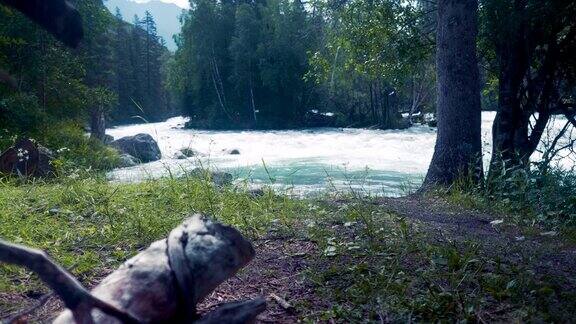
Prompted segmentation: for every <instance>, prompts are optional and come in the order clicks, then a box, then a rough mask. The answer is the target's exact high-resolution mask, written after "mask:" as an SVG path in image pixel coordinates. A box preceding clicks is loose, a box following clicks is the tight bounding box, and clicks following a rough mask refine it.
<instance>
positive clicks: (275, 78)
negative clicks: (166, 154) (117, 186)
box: [170, 0, 318, 128]
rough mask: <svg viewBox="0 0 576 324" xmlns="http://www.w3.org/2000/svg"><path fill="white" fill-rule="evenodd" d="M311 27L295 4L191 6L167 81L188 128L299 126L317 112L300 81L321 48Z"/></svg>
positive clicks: (277, 0)
mask: <svg viewBox="0 0 576 324" xmlns="http://www.w3.org/2000/svg"><path fill="white" fill-rule="evenodd" d="M312 19H313V17H312V14H310V13H308V12H307V11H306V10H305V8H304V5H303V4H302V3H301V2H300V1H297V0H294V1H293V0H270V1H266V2H251V3H241V2H216V1H209V0H200V1H193V2H192V9H191V10H190V11H189V12H188V13H187V15H185V16H184V17H183V26H182V33H181V34H180V35H179V36H178V45H179V49H178V51H177V52H176V54H175V60H174V64H173V66H172V67H171V78H170V80H171V86H172V89H174V91H176V92H178V93H179V96H180V98H181V100H182V104H183V106H184V107H185V109H186V112H187V114H188V115H189V116H190V117H192V120H191V123H190V126H195V127H209V128H222V127H225V128H247V127H258V128H269V127H282V128H286V127H291V126H299V125H302V119H303V115H304V112H305V111H306V109H309V108H313V105H314V104H315V102H314V90H313V89H312V88H311V87H310V86H309V85H308V84H307V82H306V81H305V80H304V79H303V77H304V74H305V73H306V71H307V70H308V60H307V52H308V51H310V50H312V49H313V48H314V47H315V46H317V44H318V43H317V41H316V35H315V34H314V32H313V30H312Z"/></svg>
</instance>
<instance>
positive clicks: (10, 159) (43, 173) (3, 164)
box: [0, 138, 55, 178]
mask: <svg viewBox="0 0 576 324" xmlns="http://www.w3.org/2000/svg"><path fill="white" fill-rule="evenodd" d="M52 160H54V154H53V153H52V151H50V150H49V149H47V148H45V147H43V146H41V145H37V144H36V143H35V142H34V141H32V140H31V139H28V138H24V139H20V140H18V141H17V142H16V144H14V146H12V147H10V148H8V149H7V150H6V151H4V153H2V155H0V173H4V174H14V175H22V176H30V177H35V178H41V177H49V176H52V175H54V172H55V170H54V167H53V166H52Z"/></svg>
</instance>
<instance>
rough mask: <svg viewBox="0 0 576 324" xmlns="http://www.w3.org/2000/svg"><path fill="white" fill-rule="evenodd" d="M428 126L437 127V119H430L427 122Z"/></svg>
mask: <svg viewBox="0 0 576 324" xmlns="http://www.w3.org/2000/svg"><path fill="white" fill-rule="evenodd" d="M427 124H428V126H430V127H438V121H437V120H436V119H431V120H429V121H428V122H427Z"/></svg>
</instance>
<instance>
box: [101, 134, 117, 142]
mask: <svg viewBox="0 0 576 324" xmlns="http://www.w3.org/2000/svg"><path fill="white" fill-rule="evenodd" d="M102 142H103V143H104V144H110V143H112V142H114V136H112V135H108V134H106V135H104V140H103V141H102Z"/></svg>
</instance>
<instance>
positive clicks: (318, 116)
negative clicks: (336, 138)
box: [304, 109, 336, 127]
mask: <svg viewBox="0 0 576 324" xmlns="http://www.w3.org/2000/svg"><path fill="white" fill-rule="evenodd" d="M304 124H305V125H306V127H334V126H336V115H335V114H334V113H331V112H319V111H318V110H316V109H313V110H309V111H307V112H306V113H305V114H304Z"/></svg>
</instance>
